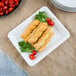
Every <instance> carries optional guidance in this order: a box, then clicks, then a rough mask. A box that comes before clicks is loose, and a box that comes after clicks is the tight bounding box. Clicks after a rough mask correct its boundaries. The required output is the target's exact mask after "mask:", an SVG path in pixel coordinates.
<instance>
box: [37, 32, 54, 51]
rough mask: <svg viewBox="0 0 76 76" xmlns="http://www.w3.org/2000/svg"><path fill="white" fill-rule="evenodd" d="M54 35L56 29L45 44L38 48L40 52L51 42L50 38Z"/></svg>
mask: <svg viewBox="0 0 76 76" xmlns="http://www.w3.org/2000/svg"><path fill="white" fill-rule="evenodd" d="M53 36H54V31H53V32H52V33H51V34H50V36H49V37H48V38H47V40H46V41H45V44H44V45H43V46H42V47H40V48H39V50H38V51H39V52H41V51H43V50H44V49H45V48H46V46H47V44H48V43H49V42H50V40H51V39H52V37H53Z"/></svg>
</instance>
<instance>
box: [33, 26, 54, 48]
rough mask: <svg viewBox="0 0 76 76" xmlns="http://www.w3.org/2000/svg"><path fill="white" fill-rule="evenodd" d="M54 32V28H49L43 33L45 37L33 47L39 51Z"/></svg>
mask: <svg viewBox="0 0 76 76" xmlns="http://www.w3.org/2000/svg"><path fill="white" fill-rule="evenodd" d="M52 32H53V28H52V27H50V26H49V27H48V28H47V30H46V31H45V32H44V33H43V35H42V36H41V38H40V39H39V40H38V42H37V43H36V44H34V45H33V46H34V47H35V48H36V49H39V48H40V47H41V46H43V45H44V44H45V41H46V40H47V38H48V37H49V36H50V34H51V33H52Z"/></svg>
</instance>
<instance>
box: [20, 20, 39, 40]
mask: <svg viewBox="0 0 76 76" xmlns="http://www.w3.org/2000/svg"><path fill="white" fill-rule="evenodd" d="M39 23H40V21H39V20H34V21H32V22H31V23H30V24H29V26H28V27H27V29H26V30H25V31H24V32H23V33H22V35H21V38H23V39H24V40H25V41H26V38H27V36H28V35H29V34H30V33H31V32H32V31H33V30H34V29H35V28H36V26H37V25H39Z"/></svg>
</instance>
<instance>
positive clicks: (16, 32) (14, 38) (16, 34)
mask: <svg viewBox="0 0 76 76" xmlns="http://www.w3.org/2000/svg"><path fill="white" fill-rule="evenodd" d="M39 11H44V12H46V13H47V14H48V16H49V17H51V18H54V22H55V26H54V31H55V35H54V37H53V38H52V40H51V41H50V42H49V44H48V46H47V47H46V48H45V49H44V51H43V52H41V53H38V55H37V58H36V59H35V60H30V59H29V53H26V52H25V53H22V52H21V51H20V49H19V45H18V42H19V41H21V40H22V39H21V37H20V36H21V34H22V32H23V31H24V30H25V28H26V27H27V26H28V25H29V23H30V22H31V21H33V19H34V17H35V15H36V14H37V13H38V12H39ZM69 37H70V33H69V32H68V31H67V29H66V28H65V27H64V26H63V24H62V23H61V22H60V21H59V20H58V19H57V18H56V16H55V15H54V14H53V13H52V11H51V10H49V8H48V7H46V6H43V7H42V8H41V9H39V10H38V11H37V12H35V13H34V14H33V15H32V16H30V17H29V18H28V19H26V20H25V21H23V22H22V23H21V24H19V25H18V26H17V27H16V28H14V29H13V30H12V31H10V32H9V33H8V38H9V39H10V41H11V42H12V44H13V45H14V46H15V48H16V49H17V51H18V52H19V53H20V54H21V56H22V57H23V58H24V60H25V61H26V62H27V63H28V65H30V66H34V65H35V64H37V63H38V62H40V61H41V60H42V59H43V58H44V57H46V56H47V55H48V54H49V53H51V52H52V51H53V50H54V49H55V48H57V47H58V46H59V45H61V44H62V43H63V42H64V41H65V40H67V39H68V38H69Z"/></svg>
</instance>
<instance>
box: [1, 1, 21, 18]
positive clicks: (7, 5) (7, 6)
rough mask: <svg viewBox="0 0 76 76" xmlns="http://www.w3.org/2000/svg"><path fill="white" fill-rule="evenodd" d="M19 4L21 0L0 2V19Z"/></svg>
mask: <svg viewBox="0 0 76 76" xmlns="http://www.w3.org/2000/svg"><path fill="white" fill-rule="evenodd" d="M20 2H21V0H0V17H1V16H4V15H8V14H10V13H11V12H13V11H14V10H15V9H16V8H17V7H18V6H19V4H20Z"/></svg>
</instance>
